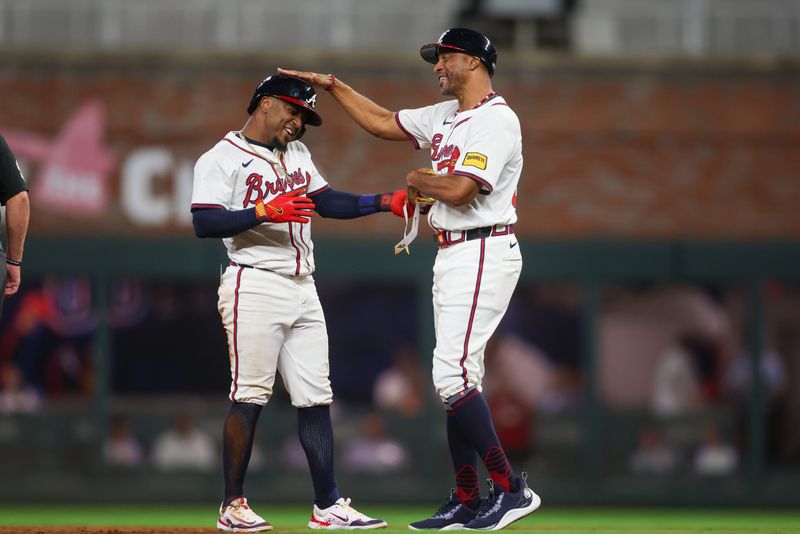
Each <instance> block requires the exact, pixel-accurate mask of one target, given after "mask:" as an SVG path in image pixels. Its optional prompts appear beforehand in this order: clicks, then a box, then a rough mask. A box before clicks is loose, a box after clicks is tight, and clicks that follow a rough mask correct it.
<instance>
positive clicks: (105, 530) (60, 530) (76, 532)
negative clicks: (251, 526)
mask: <svg viewBox="0 0 800 534" xmlns="http://www.w3.org/2000/svg"><path fill="white" fill-rule="evenodd" d="M22 532H24V533H25V534H176V533H177V534H210V533H212V532H214V533H216V532H217V529H215V528H181V527H22V526H20V527H0V534H20V533H22Z"/></svg>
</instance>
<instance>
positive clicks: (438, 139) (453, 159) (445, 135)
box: [397, 95, 522, 230]
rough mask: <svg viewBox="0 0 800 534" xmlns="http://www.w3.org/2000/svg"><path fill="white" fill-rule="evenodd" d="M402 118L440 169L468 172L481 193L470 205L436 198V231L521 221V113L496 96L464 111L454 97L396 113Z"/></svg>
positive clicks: (441, 171)
mask: <svg viewBox="0 0 800 534" xmlns="http://www.w3.org/2000/svg"><path fill="white" fill-rule="evenodd" d="M397 123H398V124H399V125H400V127H401V128H402V129H403V131H405V133H406V135H408V136H409V138H410V139H411V141H412V142H413V143H414V146H415V147H416V148H428V147H430V150H431V168H432V169H433V170H434V171H436V173H437V174H455V175H461V176H466V177H468V178H470V179H472V180H475V182H477V183H478V185H479V186H480V193H479V194H478V195H477V196H476V197H475V199H474V200H473V201H472V202H470V203H469V204H468V205H466V206H460V207H456V206H450V205H447V204H445V203H444V202H437V203H435V204H434V205H433V207H432V208H431V210H430V212H429V213H428V222H429V223H430V225H431V227H432V228H435V229H437V230H468V229H471V228H480V227H482V226H492V225H495V224H513V223H514V222H516V220H517V212H516V191H517V184H518V183H519V177H520V174H521V173H522V133H521V129H520V124H519V119H518V118H517V115H516V114H515V113H514V112H513V111H512V110H511V108H510V107H508V104H506V101H505V100H504V99H503V98H502V97H500V96H497V95H493V96H491V97H489V98H487V99H486V100H485V101H483V102H482V103H481V104H479V105H478V106H476V107H475V108H473V109H469V110H466V111H462V112H459V111H458V102H457V101H456V100H450V101H447V102H441V103H439V104H434V105H432V106H427V107H424V108H419V109H404V110H401V111H400V112H398V113H397Z"/></svg>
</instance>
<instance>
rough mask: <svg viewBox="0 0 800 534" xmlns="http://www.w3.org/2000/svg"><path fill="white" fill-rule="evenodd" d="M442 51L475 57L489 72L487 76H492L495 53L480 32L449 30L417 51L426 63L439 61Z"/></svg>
mask: <svg viewBox="0 0 800 534" xmlns="http://www.w3.org/2000/svg"><path fill="white" fill-rule="evenodd" d="M442 49H444V50H451V51H453V52H462V53H464V54H468V55H470V56H475V57H477V58H478V59H480V60H481V63H483V66H484V67H486V70H488V71H489V76H492V75H493V74H494V67H495V65H496V64H497V51H496V50H495V49H494V45H493V44H492V42H491V41H490V40H489V38H488V37H486V36H485V35H483V34H482V33H480V32H476V31H475V30H470V29H467V28H450V29H449V30H447V31H445V32H444V33H443V34H442V35H441V37H439V40H438V41H436V42H435V43H429V44H426V45H423V46H422V48H420V49H419V55H421V56H422V59H424V60H425V61H427V62H428V63H436V62H437V61H439V51H440V50H442Z"/></svg>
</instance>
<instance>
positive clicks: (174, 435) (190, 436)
mask: <svg viewBox="0 0 800 534" xmlns="http://www.w3.org/2000/svg"><path fill="white" fill-rule="evenodd" d="M152 457H153V464H154V465H155V466H156V467H157V468H159V469H162V470H165V471H170V470H179V469H181V470H192V471H212V470H213V469H214V468H215V467H216V464H217V450H216V444H215V443H214V439H213V438H212V437H211V436H210V435H209V434H207V433H206V432H204V431H203V430H201V429H199V428H198V427H197V426H195V423H194V419H192V417H191V415H189V414H188V413H181V414H178V415H177V416H176V417H175V421H174V426H173V427H172V428H169V429H167V430H165V431H164V432H163V433H162V434H160V435H159V436H158V437H157V438H156V440H155V442H154V443H153V453H152Z"/></svg>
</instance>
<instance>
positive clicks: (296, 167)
mask: <svg viewBox="0 0 800 534" xmlns="http://www.w3.org/2000/svg"><path fill="white" fill-rule="evenodd" d="M327 185H328V184H327V182H326V181H325V179H324V178H323V177H322V176H321V175H320V174H319V171H317V168H316V167H315V166H314V162H312V161H311V154H310V153H309V151H308V149H307V148H306V146H305V145H304V144H303V143H301V142H299V141H292V142H290V143H289V144H288V145H287V148H286V151H285V152H281V151H278V150H275V151H272V152H270V151H269V150H267V149H265V148H264V147H260V146H256V145H253V144H251V143H248V142H247V141H246V140H244V139H243V138H242V137H240V136H239V133H238V132H229V133H228V134H227V135H226V136H225V137H224V138H223V139H222V140H221V141H220V142H219V143H217V144H216V145H215V146H214V147H213V148H212V149H211V150H209V151H208V152H206V153H205V154H203V155H202V156H200V159H198V160H197V163H196V164H195V168H194V189H193V190H192V208H204V207H207V208H220V207H221V208H225V209H227V210H232V211H235V210H244V209H248V208H252V207H254V206H255V205H256V202H257V201H258V199H259V198H261V199H262V200H263V201H264V202H265V203H266V202H269V201H270V200H272V199H273V198H274V197H276V196H278V195H281V194H283V193H286V192H289V191H292V190H295V189H298V188H301V187H302V188H307V191H308V193H314V192H315V191H319V190H321V189H324V188H325V187H327ZM223 242H224V243H225V248H226V249H227V250H228V257H229V258H230V259H231V261H234V262H236V263H238V264H241V265H249V266H252V267H258V268H261V269H268V270H270V271H274V272H276V273H281V274H288V275H293V276H296V275H306V274H311V273H313V272H314V254H313V251H314V245H313V243H312V242H311V225H310V224H298V223H291V222H290V223H282V224H272V223H264V224H260V225H258V226H256V227H254V228H251V229H250V230H247V231H246V232H242V233H240V234H238V235H235V236H233V237H227V238H224V239H223Z"/></svg>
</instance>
